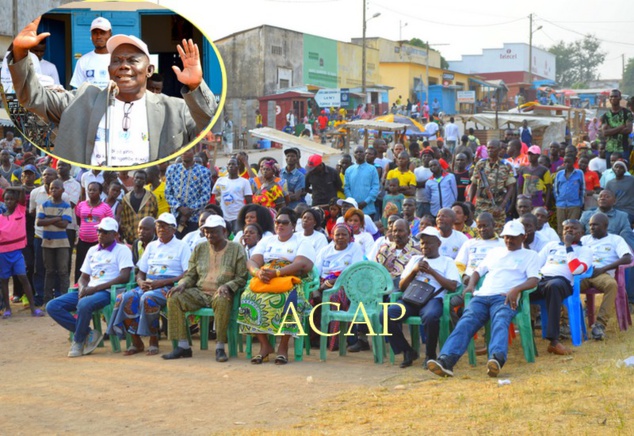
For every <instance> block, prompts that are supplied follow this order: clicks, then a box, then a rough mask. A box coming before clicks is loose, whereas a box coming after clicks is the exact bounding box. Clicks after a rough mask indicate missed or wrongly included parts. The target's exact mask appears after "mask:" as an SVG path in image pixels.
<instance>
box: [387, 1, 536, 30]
mask: <svg viewBox="0 0 634 436" xmlns="http://www.w3.org/2000/svg"><path fill="white" fill-rule="evenodd" d="M375 6H378V7H379V8H382V9H385V10H386V11H390V12H393V13H395V14H399V15H403V16H406V17H407V19H409V20H416V21H421V22H423V23H431V24H439V25H441V26H450V27H491V26H504V25H506V24H512V23H517V22H518V21H522V20H524V17H522V18H516V19H515V20H511V21H505V22H502V23H490V24H456V23H443V22H441V21H433V20H427V19H425V18H420V17H417V16H415V15H412V14H409V13H407V14H405V13H403V12H401V11H397V10H395V9H391V8H388V7H387V6H383V5H376V4H375Z"/></svg>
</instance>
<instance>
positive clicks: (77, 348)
mask: <svg viewBox="0 0 634 436" xmlns="http://www.w3.org/2000/svg"><path fill="white" fill-rule="evenodd" d="M83 351H84V344H80V343H79V342H75V341H73V343H72V344H70V351H69V352H68V357H80V356H81V355H83Z"/></svg>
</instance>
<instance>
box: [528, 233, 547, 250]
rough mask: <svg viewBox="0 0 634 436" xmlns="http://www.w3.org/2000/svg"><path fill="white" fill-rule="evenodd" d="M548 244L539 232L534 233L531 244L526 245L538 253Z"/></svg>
mask: <svg viewBox="0 0 634 436" xmlns="http://www.w3.org/2000/svg"><path fill="white" fill-rule="evenodd" d="M549 242H550V241H549V240H548V239H546V238H544V236H543V235H541V234H540V233H539V232H535V238H534V239H533V242H531V243H530V244H528V247H529V248H530V249H531V250H533V251H535V252H537V253H539V252H540V251H542V248H544V247H545V246H546V244H548V243H549Z"/></svg>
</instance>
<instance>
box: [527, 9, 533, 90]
mask: <svg viewBox="0 0 634 436" xmlns="http://www.w3.org/2000/svg"><path fill="white" fill-rule="evenodd" d="M528 23H529V24H528V83H530V85H531V86H533V14H530V15H529V16H528Z"/></svg>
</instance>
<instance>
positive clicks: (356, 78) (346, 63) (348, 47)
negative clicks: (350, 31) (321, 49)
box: [337, 42, 382, 88]
mask: <svg viewBox="0 0 634 436" xmlns="http://www.w3.org/2000/svg"><path fill="white" fill-rule="evenodd" d="M337 56H338V58H339V62H338V64H339V68H338V74H337V75H338V86H339V88H360V87H361V72H362V71H363V68H362V65H363V62H362V60H363V48H362V47H361V46H360V45H356V44H351V43H348V42H338V43H337ZM365 57H366V75H365V82H366V86H373V85H376V84H380V83H382V82H381V80H380V74H379V68H378V67H379V51H378V50H376V49H374V48H370V47H368V46H366V51H365Z"/></svg>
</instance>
